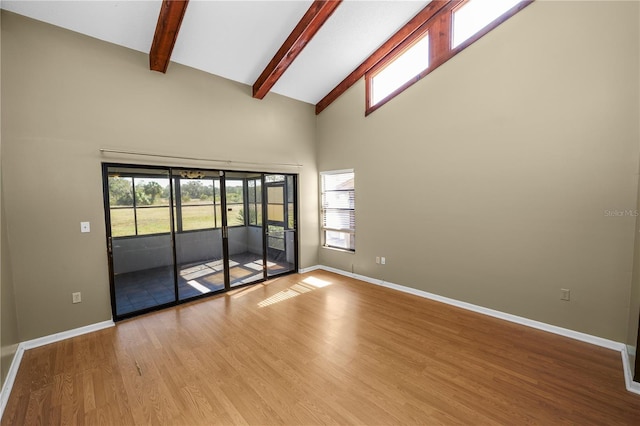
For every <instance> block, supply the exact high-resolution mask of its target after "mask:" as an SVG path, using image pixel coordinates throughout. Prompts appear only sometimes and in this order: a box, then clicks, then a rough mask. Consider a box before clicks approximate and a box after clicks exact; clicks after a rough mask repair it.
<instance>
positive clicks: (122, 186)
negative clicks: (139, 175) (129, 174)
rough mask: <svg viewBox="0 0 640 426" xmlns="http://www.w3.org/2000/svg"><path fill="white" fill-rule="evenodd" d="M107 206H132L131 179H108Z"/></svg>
mask: <svg viewBox="0 0 640 426" xmlns="http://www.w3.org/2000/svg"><path fill="white" fill-rule="evenodd" d="M109 204H110V205H112V206H114V205H115V206H131V205H133V191H132V184H131V178H121V177H111V176H110V177H109Z"/></svg>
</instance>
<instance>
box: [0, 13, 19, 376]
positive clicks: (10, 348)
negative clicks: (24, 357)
mask: <svg viewBox="0 0 640 426" xmlns="http://www.w3.org/2000/svg"><path fill="white" fill-rule="evenodd" d="M1 25H2V21H1V20H0V28H1ZM1 37H2V31H0V46H2V42H1ZM1 59H2V58H1V55H0V76H1V74H2V73H1V70H2V60H1ZM1 82H2V79H1V78H0V92H2V87H1V86H2V84H1ZM0 107H1V106H0ZM1 121H2V114H0V123H1ZM0 127H1V125H0ZM1 153H2V133H1V132H0V165H1V164H2V160H1V159H2V154H1ZM2 193H3V191H2V168H1V167H0V386H2V384H4V381H5V379H6V377H7V373H8V372H9V367H11V362H12V361H13V357H14V356H15V353H16V349H17V347H18V343H19V340H18V323H17V318H16V306H15V299H14V297H13V281H12V275H11V256H10V254H9V245H8V244H7V223H6V220H5V219H6V215H5V214H4V207H5V206H4V202H3V201H4V200H3V194H2Z"/></svg>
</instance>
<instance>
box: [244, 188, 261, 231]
mask: <svg viewBox="0 0 640 426" xmlns="http://www.w3.org/2000/svg"><path fill="white" fill-rule="evenodd" d="M247 193H248V194H247V195H248V196H247V200H248V201H247V203H248V205H249V218H248V219H249V225H253V226H262V180H260V179H249V180H248V181H247Z"/></svg>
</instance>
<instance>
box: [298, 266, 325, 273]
mask: <svg viewBox="0 0 640 426" xmlns="http://www.w3.org/2000/svg"><path fill="white" fill-rule="evenodd" d="M318 269H320V266H319V265H314V266H309V267H308V268H298V273H299V274H306V273H307V272H311V271H316V270H318Z"/></svg>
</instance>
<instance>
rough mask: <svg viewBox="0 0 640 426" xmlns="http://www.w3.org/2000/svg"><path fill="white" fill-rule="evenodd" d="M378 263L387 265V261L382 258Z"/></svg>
mask: <svg viewBox="0 0 640 426" xmlns="http://www.w3.org/2000/svg"><path fill="white" fill-rule="evenodd" d="M380 263H381V264H382V265H384V264H385V263H387V259H385V258H384V257H381V258H380Z"/></svg>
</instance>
